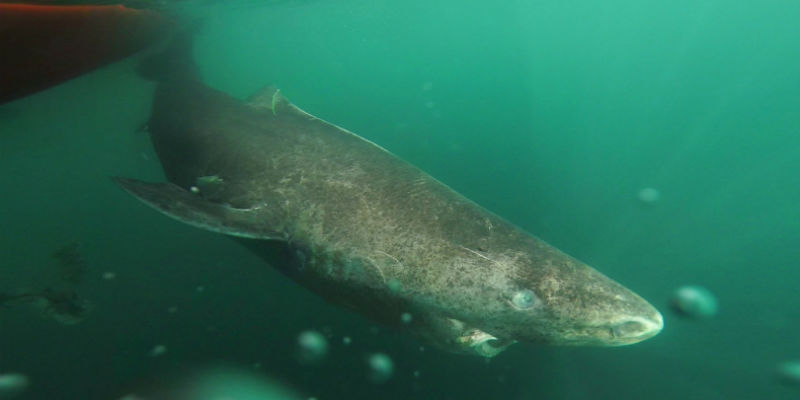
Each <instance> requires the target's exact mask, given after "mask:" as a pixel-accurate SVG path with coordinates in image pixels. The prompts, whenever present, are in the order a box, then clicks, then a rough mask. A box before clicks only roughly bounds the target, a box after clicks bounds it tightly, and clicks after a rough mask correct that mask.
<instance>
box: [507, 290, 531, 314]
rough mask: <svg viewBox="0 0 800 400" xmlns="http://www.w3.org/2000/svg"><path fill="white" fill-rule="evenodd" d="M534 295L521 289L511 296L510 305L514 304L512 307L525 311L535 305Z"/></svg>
mask: <svg viewBox="0 0 800 400" xmlns="http://www.w3.org/2000/svg"><path fill="white" fill-rule="evenodd" d="M536 301H537V298H536V295H535V294H534V293H533V291H532V290H530V289H522V290H519V291H517V292H514V294H513V295H512V296H511V303H512V304H514V307H516V308H519V309H521V310H527V309H529V308H531V307H533V306H534V305H536Z"/></svg>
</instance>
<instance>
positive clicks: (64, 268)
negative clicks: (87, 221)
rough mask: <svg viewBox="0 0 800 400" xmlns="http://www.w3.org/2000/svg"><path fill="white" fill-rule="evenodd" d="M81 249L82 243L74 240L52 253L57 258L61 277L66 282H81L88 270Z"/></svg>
mask: <svg viewBox="0 0 800 400" xmlns="http://www.w3.org/2000/svg"><path fill="white" fill-rule="evenodd" d="M79 249H80V245H79V244H78V243H77V242H72V243H70V244H67V245H66V246H64V247H62V248H60V249H58V250H56V251H55V252H53V253H52V254H51V255H50V256H51V257H52V258H54V259H55V260H56V263H57V265H58V274H59V278H61V280H63V281H64V282H67V283H71V284H76V283H79V282H80V281H81V279H82V278H83V276H84V274H85V272H86V260H84V258H83V256H82V255H81V253H80V251H79Z"/></svg>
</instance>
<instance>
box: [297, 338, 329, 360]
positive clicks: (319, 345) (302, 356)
mask: <svg viewBox="0 0 800 400" xmlns="http://www.w3.org/2000/svg"><path fill="white" fill-rule="evenodd" d="M297 346H298V358H299V360H300V362H302V363H314V362H318V361H320V360H322V359H323V358H325V356H326V355H327V354H328V340H327V339H325V336H323V335H322V334H321V333H319V332H317V331H312V330H309V331H304V332H301V333H300V335H298V336H297Z"/></svg>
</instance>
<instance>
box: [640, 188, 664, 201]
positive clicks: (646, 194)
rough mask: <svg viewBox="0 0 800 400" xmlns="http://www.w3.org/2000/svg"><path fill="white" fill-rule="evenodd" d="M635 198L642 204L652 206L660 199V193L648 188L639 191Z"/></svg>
mask: <svg viewBox="0 0 800 400" xmlns="http://www.w3.org/2000/svg"><path fill="white" fill-rule="evenodd" d="M636 197H638V198H639V201H641V202H642V203H645V204H653V203H655V202H657V201H658V200H660V199H661V192H659V191H658V189H654V188H651V187H648V188H644V189H642V190H640V191H639V193H638V194H637V195H636Z"/></svg>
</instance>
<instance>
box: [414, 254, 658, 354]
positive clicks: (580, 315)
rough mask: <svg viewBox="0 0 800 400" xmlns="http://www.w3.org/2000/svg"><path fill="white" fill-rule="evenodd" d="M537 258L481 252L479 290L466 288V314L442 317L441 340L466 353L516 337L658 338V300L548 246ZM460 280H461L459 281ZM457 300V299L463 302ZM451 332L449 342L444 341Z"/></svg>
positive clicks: (595, 341) (581, 342) (602, 342)
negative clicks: (646, 297) (654, 301)
mask: <svg viewBox="0 0 800 400" xmlns="http://www.w3.org/2000/svg"><path fill="white" fill-rule="evenodd" d="M541 246H546V247H547V248H546V249H544V248H539V249H538V251H537V252H536V254H539V255H541V254H546V255H548V256H547V257H538V256H537V257H529V256H527V255H525V254H524V253H521V252H520V253H516V255H514V256H510V257H508V256H506V257H503V256H500V257H497V256H496V255H494V256H493V255H491V254H486V253H484V254H478V253H475V254H476V255H477V256H478V257H483V258H484V260H483V261H484V262H482V263H481V264H485V265H483V266H482V267H481V266H478V265H477V264H478V263H477V261H479V260H478V258H473V259H472V261H473V264H474V265H472V266H471V267H470V269H472V270H477V269H479V268H482V269H483V271H484V273H482V274H481V276H480V278H476V277H471V278H470V279H469V281H470V282H471V283H473V285H474V286H473V290H469V289H466V290H464V288H465V287H468V285H462V286H461V288H462V289H461V292H462V293H463V295H462V296H460V298H458V300H457V301H456V302H457V303H458V304H461V305H463V307H462V308H460V310H459V311H460V312H457V313H452V314H449V315H447V316H446V317H443V318H440V320H439V321H438V323H437V324H435V326H436V327H437V329H438V330H437V331H436V332H435V335H436V336H439V338H434V339H439V340H438V342H439V343H440V344H441V343H444V344H445V346H446V347H447V348H448V349H449V350H451V351H456V352H460V353H467V354H476V355H481V356H485V357H490V356H494V355H495V354H498V353H499V352H501V351H502V350H504V349H505V348H506V347H508V346H509V345H511V344H513V343H515V342H518V341H519V342H534V343H544V344H554V345H573V346H622V345H628V344H633V343H637V342H640V341H643V340H645V339H648V338H650V337H653V336H655V335H656V334H657V333H658V332H660V331H661V329H662V327H663V319H662V317H661V314H660V313H659V312H658V310H656V309H655V308H654V307H653V306H652V305H650V303H648V302H647V301H646V300H644V299H643V298H641V297H640V296H639V295H637V294H635V293H633V292H632V291H630V290H629V289H627V288H625V287H624V286H622V285H620V284H619V283H617V282H614V281H613V280H611V279H609V278H607V277H606V276H604V275H603V274H601V273H600V272H598V271H596V270H595V269H593V268H591V267H589V266H588V265H586V264H584V263H582V262H580V261H578V260H575V259H573V258H571V257H569V256H567V255H565V254H563V253H561V252H560V251H558V250H556V249H555V248H552V247H550V246H548V245H546V244H541ZM454 286H455V285H454ZM456 302H454V303H452V304H455V303H456ZM427 336H428V337H429V338H430V337H431V336H432V335H430V334H429V335H427ZM445 337H449V339H448V340H444V341H443V340H441V339H442V338H445Z"/></svg>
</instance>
